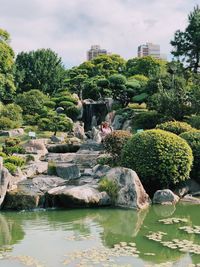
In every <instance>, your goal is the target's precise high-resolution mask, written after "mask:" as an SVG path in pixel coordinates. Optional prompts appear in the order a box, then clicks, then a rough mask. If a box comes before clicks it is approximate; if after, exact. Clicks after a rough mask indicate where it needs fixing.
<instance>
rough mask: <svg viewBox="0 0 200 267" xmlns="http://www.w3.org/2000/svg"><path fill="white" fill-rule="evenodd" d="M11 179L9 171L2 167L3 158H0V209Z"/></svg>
mask: <svg viewBox="0 0 200 267" xmlns="http://www.w3.org/2000/svg"><path fill="white" fill-rule="evenodd" d="M11 177H12V176H11V174H10V173H9V171H8V170H7V169H5V168H4V167H3V158H2V157H0V207H1V205H2V203H3V201H4V198H5V195H6V192H7V189H8V187H9V183H10V181H11Z"/></svg>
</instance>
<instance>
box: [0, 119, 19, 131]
mask: <svg viewBox="0 0 200 267" xmlns="http://www.w3.org/2000/svg"><path fill="white" fill-rule="evenodd" d="M13 128H15V123H14V122H13V121H11V120H10V119H9V118H6V117H2V118H0V130H10V129H13Z"/></svg>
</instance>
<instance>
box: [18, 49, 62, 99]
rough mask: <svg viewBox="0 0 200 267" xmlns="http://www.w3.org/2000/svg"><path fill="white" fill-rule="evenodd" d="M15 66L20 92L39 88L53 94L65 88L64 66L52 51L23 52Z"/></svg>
mask: <svg viewBox="0 0 200 267" xmlns="http://www.w3.org/2000/svg"><path fill="white" fill-rule="evenodd" d="M15 64H16V73H15V79H16V85H17V91H18V92H24V91H28V90H31V89H35V88H39V89H40V90H42V92H44V93H48V94H53V93H55V92H56V91H57V90H58V89H60V88H63V86H64V81H65V76H66V73H65V69H64V66H63V64H62V61H61V58H59V57H58V55H57V54H56V53H55V52H53V51H52V50H51V49H39V50H36V51H31V52H21V53H20V54H18V55H17V58H16V62H15Z"/></svg>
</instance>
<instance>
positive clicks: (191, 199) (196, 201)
mask: <svg viewBox="0 0 200 267" xmlns="http://www.w3.org/2000/svg"><path fill="white" fill-rule="evenodd" d="M181 202H183V203H189V204H200V199H199V198H197V197H193V196H192V195H186V196H184V197H183V198H181Z"/></svg>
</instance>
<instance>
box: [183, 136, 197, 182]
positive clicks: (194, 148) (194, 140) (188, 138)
mask: <svg viewBox="0 0 200 267" xmlns="http://www.w3.org/2000/svg"><path fill="white" fill-rule="evenodd" d="M180 137H181V138H183V139H185V140H186V142H187V143H188V144H189V145H190V147H191V148H192V152H193V156H194V162H193V166H192V171H191V175H190V176H191V178H193V179H195V180H196V181H197V182H200V131H196V132H185V133H182V134H180Z"/></svg>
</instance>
